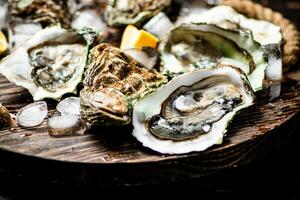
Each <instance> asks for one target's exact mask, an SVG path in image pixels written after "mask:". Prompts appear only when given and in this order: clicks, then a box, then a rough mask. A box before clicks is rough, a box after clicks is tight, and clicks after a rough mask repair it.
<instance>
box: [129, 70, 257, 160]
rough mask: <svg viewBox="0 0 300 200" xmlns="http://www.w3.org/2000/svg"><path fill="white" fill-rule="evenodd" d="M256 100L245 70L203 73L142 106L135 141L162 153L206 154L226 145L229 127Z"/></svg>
mask: <svg viewBox="0 0 300 200" xmlns="http://www.w3.org/2000/svg"><path fill="white" fill-rule="evenodd" d="M253 100H254V96H253V93H252V90H251V87H250V86H249V83H248V81H247V78H246V76H245V75H244V74H242V73H241V71H240V70H239V69H237V68H232V67H229V66H218V67H216V68H212V69H199V70H196V71H193V72H190V73H186V74H184V75H181V76H178V77H176V78H174V79H172V80H171V81H170V82H169V83H168V84H166V85H164V86H163V87H161V88H160V89H158V90H157V91H156V92H154V93H152V94H150V95H148V96H145V97H144V98H142V99H140V100H139V101H137V102H136V104H135V105H134V109H133V118H132V122H133V126H134V130H133V135H134V136H135V137H136V138H137V139H138V140H139V141H140V142H141V143H142V144H143V145H144V146H146V147H148V148H151V149H152V150H155V151H158V152H160V153H165V154H182V153H188V152H192V151H203V150H205V149H207V148H209V147H211V146H212V145H215V144H221V143H222V140H223V136H224V133H225V132H226V127H227V126H228V123H229V122H230V121H231V120H232V118H233V117H234V115H235V114H236V112H238V111H240V110H241V109H243V108H246V107H248V106H250V105H252V104H253Z"/></svg>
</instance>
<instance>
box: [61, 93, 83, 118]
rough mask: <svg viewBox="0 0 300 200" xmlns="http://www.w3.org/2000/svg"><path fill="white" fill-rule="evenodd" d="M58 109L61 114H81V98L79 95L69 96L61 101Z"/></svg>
mask: <svg viewBox="0 0 300 200" xmlns="http://www.w3.org/2000/svg"><path fill="white" fill-rule="evenodd" d="M56 110H57V111H58V112H60V114H61V115H69V114H71V115H80V99H79V98H78V97H68V98H65V99H64V100H62V101H61V102H59V103H58V104H57V106H56Z"/></svg>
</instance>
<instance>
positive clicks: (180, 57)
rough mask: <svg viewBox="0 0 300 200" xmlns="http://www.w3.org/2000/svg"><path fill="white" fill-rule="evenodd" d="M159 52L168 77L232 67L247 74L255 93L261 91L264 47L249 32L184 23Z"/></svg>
mask: <svg viewBox="0 0 300 200" xmlns="http://www.w3.org/2000/svg"><path fill="white" fill-rule="evenodd" d="M159 51H160V54H161V60H162V61H163V72H164V73H166V74H168V75H171V76H174V75H175V76H176V75H178V74H181V73H185V72H189V71H193V70H194V69H195V68H209V67H214V66H216V64H217V63H224V64H233V65H234V66H238V67H239V68H240V69H242V70H243V71H244V72H245V73H246V74H247V76H248V78H249V81H250V83H251V86H252V88H253V89H254V91H258V90H260V89H262V83H263V80H264V72H265V69H266V66H267V59H266V57H265V55H264V51H263V49H262V47H261V45H260V44H259V43H257V42H255V41H254V40H253V39H252V37H251V35H249V34H248V33H246V32H242V31H233V30H226V29H223V28H221V27H219V26H216V25H211V24H203V23H200V24H195V23H192V24H181V25H180V26H177V27H175V28H174V29H172V30H171V31H170V33H169V34H168V35H167V37H165V39H164V40H163V41H162V42H161V44H160V46H159Z"/></svg>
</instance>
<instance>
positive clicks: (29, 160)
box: [0, 71, 300, 185]
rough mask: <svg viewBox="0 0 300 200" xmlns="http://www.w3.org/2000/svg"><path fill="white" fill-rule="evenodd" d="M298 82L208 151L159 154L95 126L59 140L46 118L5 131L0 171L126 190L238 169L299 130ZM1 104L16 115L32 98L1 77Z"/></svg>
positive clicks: (125, 130) (292, 80) (125, 132)
mask: <svg viewBox="0 0 300 200" xmlns="http://www.w3.org/2000/svg"><path fill="white" fill-rule="evenodd" d="M299 81H300V71H294V72H291V73H289V74H288V75H287V78H286V80H285V82H284V83H283V84H282V94H281V96H280V97H279V98H278V99H277V100H275V101H273V102H269V101H268V98H266V97H264V94H261V96H262V97H260V98H259V102H258V103H257V104H256V105H255V106H253V107H251V108H250V109H248V111H244V112H242V113H240V114H238V115H237V116H236V117H235V118H234V120H233V123H232V124H231V125H230V127H228V130H229V131H228V133H227V134H226V135H227V136H226V137H225V138H224V142H223V144H222V145H218V146H214V147H212V148H210V149H209V150H207V151H204V152H200V153H190V154H185V155H173V156H165V155H161V154H157V153H155V152H153V151H151V150H149V149H147V148H144V147H143V146H142V145H141V144H139V143H138V142H137V141H136V140H135V138H134V137H133V136H131V131H132V127H131V126H127V127H94V128H92V129H90V130H88V131H87V134H85V135H82V136H72V137H64V138H54V137H51V136H49V135H48V130H47V119H46V120H44V122H43V123H42V124H41V125H40V126H38V127H35V128H22V127H19V126H18V127H15V128H11V129H3V130H0V163H1V164H0V169H1V167H2V166H7V168H11V167H12V166H13V167H12V168H13V170H16V171H19V170H21V169H23V170H25V171H26V170H27V172H29V171H30V172H32V173H33V174H40V175H41V177H44V178H45V175H47V176H48V177H49V180H51V181H58V180H59V181H60V182H70V183H71V182H74V181H75V182H76V181H79V182H80V181H81V182H92V183H96V184H103V185H111V184H114V185H115V184H121V185H126V184H142V183H143V184H144V183H155V182H165V181H173V180H182V179H186V178H191V177H193V178H194V177H199V176H203V175H207V174H209V173H212V172H216V171H219V170H221V169H227V168H231V167H235V166H237V165H241V164H244V163H247V162H249V161H251V160H254V159H256V158H258V157H259V156H261V155H262V154H263V153H264V152H266V150H267V149H268V148H269V147H270V144H271V146H272V141H273V140H272V137H273V135H276V134H277V133H281V134H286V135H288V133H289V132H291V131H290V130H291V129H292V128H295V127H296V128H299V127H300V126H299V124H298V123H297V120H299V112H300V95H299V94H300V82H299ZM0 102H1V103H2V104H3V105H4V106H6V107H7V108H8V109H9V110H10V112H12V113H15V112H16V111H17V110H18V109H19V108H21V107H23V106H25V105H27V104H28V103H31V102H32V98H31V95H30V94H29V93H28V92H27V91H26V90H25V89H24V88H21V87H18V86H16V85H15V84H13V83H10V82H8V81H7V80H6V79H5V78H4V77H3V76H1V75H0ZM55 104H56V103H55V102H54V101H48V105H49V108H50V112H49V116H51V115H52V114H55ZM266 143H268V144H269V145H266ZM1 160H2V161H1ZM8 162H10V165H9V167H8ZM43 167H47V168H48V170H47V171H43V170H42V169H43ZM49 169H52V170H51V171H49ZM8 170H12V169H8ZM23 172H24V171H23ZM54 177H55V178H54Z"/></svg>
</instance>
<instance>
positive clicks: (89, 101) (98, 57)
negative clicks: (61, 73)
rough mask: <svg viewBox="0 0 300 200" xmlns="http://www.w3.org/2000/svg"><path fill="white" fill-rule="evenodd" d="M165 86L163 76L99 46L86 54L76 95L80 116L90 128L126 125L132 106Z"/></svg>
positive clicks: (119, 51) (107, 47)
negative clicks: (80, 86) (86, 62)
mask: <svg viewBox="0 0 300 200" xmlns="http://www.w3.org/2000/svg"><path fill="white" fill-rule="evenodd" d="M165 82H166V79H165V77H164V76H163V75H161V74H159V73H157V72H156V71H154V70H147V69H145V68H144V67H143V66H142V65H140V64H139V63H138V62H136V61H135V60H133V59H132V58H131V57H130V56H128V55H126V54H125V53H123V52H122V51H121V50H120V49H118V48H115V47H112V46H111V45H109V44H105V43H103V44H100V45H98V46H96V47H94V48H93V49H92V50H91V51H90V56H89V64H88V68H87V71H86V72H85V79H84V89H83V90H82V91H81V92H80V105H81V115H82V117H83V119H84V120H86V121H87V122H89V123H92V124H95V123H97V124H103V125H109V124H117V125H123V124H128V123H129V122H130V121H131V110H132V103H133V102H134V101H135V100H136V99H138V98H141V97H143V96H144V95H146V94H148V93H150V92H152V91H153V90H155V89H156V88H158V87H159V86H160V85H161V84H163V83H165Z"/></svg>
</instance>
